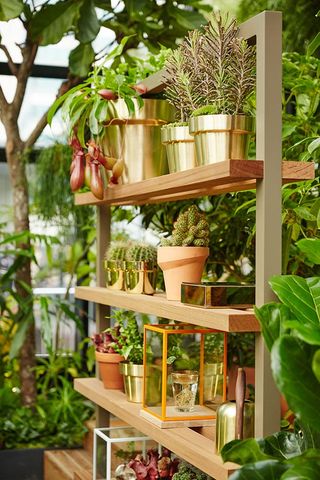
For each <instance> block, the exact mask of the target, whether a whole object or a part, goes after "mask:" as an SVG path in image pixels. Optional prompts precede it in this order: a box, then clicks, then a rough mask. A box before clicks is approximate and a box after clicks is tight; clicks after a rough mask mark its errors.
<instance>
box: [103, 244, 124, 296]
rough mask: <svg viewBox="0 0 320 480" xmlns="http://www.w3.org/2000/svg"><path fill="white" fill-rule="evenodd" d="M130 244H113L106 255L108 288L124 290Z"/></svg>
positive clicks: (105, 264) (105, 265)
mask: <svg viewBox="0 0 320 480" xmlns="http://www.w3.org/2000/svg"><path fill="white" fill-rule="evenodd" d="M129 245H130V243H128V242H124V241H115V242H111V243H110V246H109V247H108V249H107V251H106V254H105V262H104V267H105V271H106V286H107V288H111V289H113V290H124V274H125V255H126V251H127V249H128V247H129Z"/></svg>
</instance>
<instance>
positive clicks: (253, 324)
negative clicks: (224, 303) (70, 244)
mask: <svg viewBox="0 0 320 480" xmlns="http://www.w3.org/2000/svg"><path fill="white" fill-rule="evenodd" d="M75 296H76V297H77V298H80V299H82V300H87V301H89V302H94V303H99V304H100V305H113V306H114V307H119V308H125V309H127V310H133V311H135V312H141V313H146V314H147V315H156V316H158V317H164V318H168V319H169V320H177V321H180V322H186V321H187V322H188V323H191V324H193V325H200V326H202V327H208V328H214V329H216V330H221V331H224V332H259V331H260V326H259V322H258V321H257V319H256V317H255V315H254V313H253V310H252V309H250V310H249V309H248V310H240V309H239V310H236V309H232V308H228V309H227V308H210V309H205V308H198V307H193V306H189V305H183V304H182V303H180V302H172V301H168V300H167V299H166V298H165V295H164V294H156V295H152V296H149V295H139V294H133V293H130V294H127V293H126V292H121V291H118V290H110V289H107V288H103V287H76V291H75Z"/></svg>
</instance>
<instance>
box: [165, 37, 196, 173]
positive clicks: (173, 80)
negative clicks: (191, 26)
mask: <svg viewBox="0 0 320 480" xmlns="http://www.w3.org/2000/svg"><path fill="white" fill-rule="evenodd" d="M199 37H200V33H199V31H198V30H193V31H192V32H190V33H189V36H188V37H187V38H186V39H185V40H184V42H183V43H182V44H181V45H180V46H179V47H178V48H177V49H175V50H173V51H172V52H171V53H170V54H169V55H168V58H167V60H166V62H165V79H164V81H165V88H164V96H165V98H167V100H168V102H169V103H170V104H171V105H173V106H174V107H175V108H176V112H177V114H176V122H175V123H169V124H167V125H164V126H163V127H162V128H161V139H162V143H163V144H164V145H165V146H166V152H167V157H168V164H169V171H170V173H174V172H180V171H182V170H188V169H189V168H193V167H195V166H197V161H196V155H195V144H194V137H193V136H192V135H190V133H189V124H188V120H189V118H190V115H191V113H192V111H193V110H194V109H195V108H196V103H195V102H194V99H193V97H192V96H190V89H192V88H193V87H192V82H193V76H194V72H193V67H194V65H192V62H190V61H189V55H190V54H191V52H192V50H193V48H194V45H199V42H198V40H199Z"/></svg>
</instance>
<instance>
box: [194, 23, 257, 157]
mask: <svg viewBox="0 0 320 480" xmlns="http://www.w3.org/2000/svg"><path fill="white" fill-rule="evenodd" d="M237 35H238V27H237V24H236V21H235V20H229V19H228V16H226V17H225V18H223V17H222V16H221V15H220V14H212V15H211V17H210V19H209V22H208V25H207V26H205V27H204V34H203V35H199V41H198V42H197V43H195V44H194V46H193V51H192V52H191V53H193V55H189V54H188V56H189V60H190V63H191V64H192V65H193V79H192V82H191V91H189V93H190V95H191V96H192V98H193V99H194V103H195V104H196V105H197V108H196V109H195V110H194V111H193V113H192V116H191V118H190V133H191V135H194V137H195V143H196V151H197V158H198V162H199V163H200V164H208V163H214V162H221V161H224V160H229V159H246V158H247V155H248V146H249V138H250V134H251V133H252V131H253V118H252V117H251V116H248V115H246V113H247V112H248V108H249V107H248V99H249V97H250V96H251V95H252V93H253V90H254V85H255V48H254V47H252V46H249V45H248V44H247V42H246V41H245V40H243V39H241V38H238V37H237Z"/></svg>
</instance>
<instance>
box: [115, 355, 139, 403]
mask: <svg viewBox="0 0 320 480" xmlns="http://www.w3.org/2000/svg"><path fill="white" fill-rule="evenodd" d="M120 373H122V374H123V380H124V391H125V393H126V396H127V400H128V401H129V402H133V403H142V395H143V365H135V364H133V363H127V362H121V363H120Z"/></svg>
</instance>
